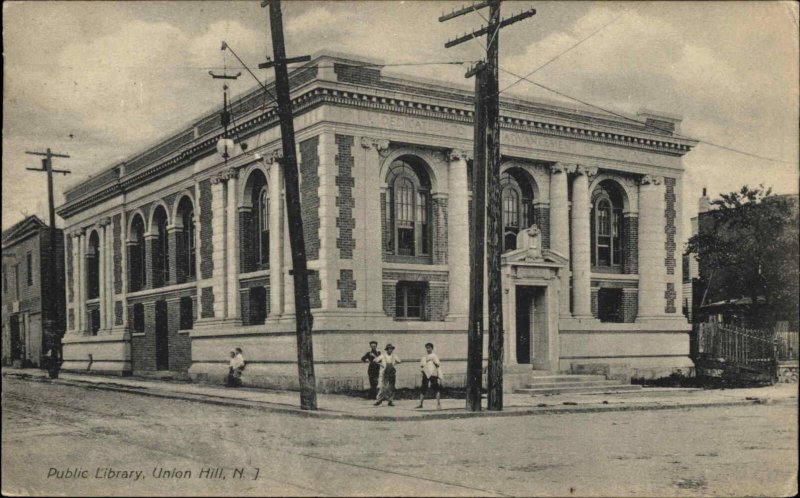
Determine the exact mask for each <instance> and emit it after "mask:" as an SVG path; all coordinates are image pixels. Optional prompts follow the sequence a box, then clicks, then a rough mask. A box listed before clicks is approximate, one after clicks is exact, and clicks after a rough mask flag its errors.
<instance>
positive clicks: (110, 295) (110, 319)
mask: <svg viewBox="0 0 800 498" xmlns="http://www.w3.org/2000/svg"><path fill="white" fill-rule="evenodd" d="M106 247H107V248H108V250H107V251H106V279H105V285H106V300H105V303H106V328H108V329H109V330H111V328H112V327H113V326H114V220H113V219H112V218H108V219H107V220H106Z"/></svg>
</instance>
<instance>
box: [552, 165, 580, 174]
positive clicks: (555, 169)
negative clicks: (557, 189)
mask: <svg viewBox="0 0 800 498" xmlns="http://www.w3.org/2000/svg"><path fill="white" fill-rule="evenodd" d="M575 168H576V165H575V164H569V163H555V164H552V165H550V174H553V175H555V174H556V173H565V174H566V173H572V172H573V171H575Z"/></svg>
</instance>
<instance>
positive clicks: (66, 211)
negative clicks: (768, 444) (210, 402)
mask: <svg viewBox="0 0 800 498" xmlns="http://www.w3.org/2000/svg"><path fill="white" fill-rule="evenodd" d="M376 64H379V62H378V61H373V60H366V59H364V58H359V57H352V56H345V55H340V54H333V53H323V54H319V55H317V56H315V57H313V58H312V60H311V61H309V62H308V63H306V64H305V65H304V66H301V67H298V68H297V69H296V70H295V71H294V72H293V73H292V75H291V86H292V102H293V106H294V113H295V129H296V134H297V148H298V150H297V153H298V163H299V173H300V184H301V185H300V187H301V204H302V215H303V223H304V236H305V242H306V248H307V256H308V259H309V268H310V269H311V270H312V272H311V275H310V277H309V279H310V281H309V285H310V294H311V295H310V298H311V304H312V308H313V310H312V311H313V315H314V356H315V366H316V375H317V379H318V382H319V384H320V387H322V388H324V389H330V390H335V389H341V388H352V387H355V388H360V387H362V385H363V383H364V382H366V375H365V371H364V370H365V367H364V366H363V365H362V364H361V363H360V362H359V359H360V357H361V355H362V354H363V352H364V351H362V350H365V349H364V348H365V347H367V343H368V342H369V341H370V340H372V339H374V340H377V341H379V342H380V343H381V344H385V343H387V342H391V343H392V344H394V345H395V346H396V347H397V349H396V353H397V354H398V355H399V356H400V357H401V358H406V359H413V358H417V357H419V356H421V355H422V354H423V352H424V349H423V345H424V344H425V343H426V342H433V343H435V344H436V350H437V352H438V353H439V355H440V356H441V357H443V358H444V359H445V364H444V369H445V372H446V375H447V377H448V379H449V382H452V383H458V382H461V381H463V378H464V372H465V365H466V330H467V316H468V296H469V270H470V266H469V240H470V233H469V214H470V212H471V206H472V203H471V195H472V189H473V188H474V186H472V184H471V173H470V165H471V150H472V138H473V127H472V121H473V95H472V93H471V92H470V91H468V90H465V89H461V88H455V87H453V86H450V85H446V84H442V83H438V82H431V81H427V80H422V79H416V78H411V77H396V76H392V75H391V74H388V73H386V72H385V71H384V70H382V69H381V68H380V67H378V66H376ZM503 97H504V98H503V99H502V102H501V154H502V166H501V170H502V180H501V183H502V211H503V237H502V241H500V242H501V243H502V245H503V249H504V256H503V265H502V279H503V280H502V284H503V307H504V315H503V323H504V329H505V364H506V365H507V366H508V369H509V370H510V371H511V372H529V371H531V370H534V369H535V370H544V371H550V372H563V371H566V372H570V371H578V370H586V369H598V368H599V369H604V370H605V371H607V372H610V373H614V372H616V373H617V374H619V375H625V376H637V377H642V376H658V375H665V374H668V373H670V372H671V371H673V370H674V369H678V368H688V367H691V364H692V363H691V360H690V359H689V335H688V332H689V325H688V323H687V320H686V318H685V317H684V316H683V314H682V313H681V302H680V300H679V299H680V297H679V296H680V295H679V292H680V290H681V285H682V282H683V278H682V265H681V259H680V258H681V253H680V252H678V247H677V245H676V243H677V241H679V240H681V237H682V235H681V234H682V227H681V225H680V223H681V216H680V212H679V210H680V206H681V195H682V193H681V185H682V178H683V174H684V168H683V163H682V157H683V156H684V155H685V154H686V153H688V152H689V151H690V150H691V148H692V147H693V146H694V145H695V144H696V142H694V141H693V140H690V139H687V138H685V137H683V136H682V135H680V119H679V118H677V117H675V116H671V115H667V114H663V113H653V112H643V113H641V114H640V115H639V117H638V118H639V119H638V120H636V121H632V120H627V119H622V118H618V117H615V116H610V115H607V114H601V113H596V112H592V111H588V110H583V109H575V108H571V107H565V106H563V105H558V104H551V103H542V102H534V101H527V100H519V99H514V98H506V97H505V96H503ZM266 104H267V101H266V100H265V95H264V92H263V91H261V90H260V89H259V90H256V91H253V92H252V93H250V94H247V95H245V96H243V97H242V98H241V99H239V100H238V101H237V103H236V105H235V106H234V108H233V109H232V112H233V115H234V116H235V120H234V123H233V125H232V127H231V130H230V134H229V138H232V139H234V140H235V142H236V147H235V150H234V151H233V154H232V155H231V157H229V158H227V159H224V158H223V157H221V155H220V154H219V153H218V152H217V149H216V145H217V143H218V141H219V140H220V139H221V138H223V137H222V135H223V129H222V128H221V126H220V118H219V110H215V111H214V112H211V113H208V114H206V115H204V116H202V117H201V118H199V119H197V120H196V121H194V122H192V123H191V124H189V125H188V126H187V127H185V128H184V129H182V130H180V131H179V132H177V133H174V134H172V135H169V136H166V135H165V138H164V140H163V141H161V142H160V143H158V144H157V145H155V146H153V147H151V148H149V149H147V150H145V151H142V152H141V153H139V154H137V155H135V156H132V157H130V158H129V159H127V160H126V161H124V162H121V163H119V164H114V165H112V166H110V167H107V168H105V169H103V170H102V171H101V172H100V173H99V174H98V175H96V176H95V177H93V178H91V179H89V180H88V181H85V182H82V183H81V184H80V185H77V186H75V187H73V188H71V189H69V190H68V191H67V192H66V202H65V203H64V204H63V205H62V206H60V207H59V209H58V212H59V214H60V215H61V216H62V217H63V218H64V219H65V221H66V229H65V247H66V266H65V275H66V281H67V296H66V297H67V302H66V316H67V334H66V336H65V338H64V341H63V342H64V360H65V363H64V366H63V368H64V369H75V370H87V369H88V370H90V371H98V372H105V373H115V374H121V375H124V374H130V373H134V374H150V375H170V376H190V377H192V378H194V379H198V380H208V381H212V382H218V381H221V379H222V377H223V376H224V374H225V373H226V371H227V366H226V365H227V352H228V351H229V350H230V348H231V347H233V346H241V347H242V348H243V349H244V351H245V356H246V358H247V362H248V367H247V374H246V379H245V381H246V382H249V383H250V384H252V385H260V386H272V387H293V386H295V385H296V382H297V380H296V378H297V368H296V350H295V321H294V302H293V301H294V298H293V285H292V275H291V253H290V247H289V238H288V230H287V224H286V216H285V209H284V205H285V204H284V202H285V201H284V193H283V181H284V180H283V166H282V163H281V161H282V155H281V153H280V149H281V146H280V132H279V123H278V117H277V114H276V112H275V110H274V109H267V107H268V106H266ZM265 109H266V110H265ZM417 374H418V367H417V366H416V364H415V362H411V363H410V364H407V365H406V366H403V365H401V366H400V369H399V371H398V381H399V383H400V385H409V384H411V383H413V382H414V381H415V378H416V375H417Z"/></svg>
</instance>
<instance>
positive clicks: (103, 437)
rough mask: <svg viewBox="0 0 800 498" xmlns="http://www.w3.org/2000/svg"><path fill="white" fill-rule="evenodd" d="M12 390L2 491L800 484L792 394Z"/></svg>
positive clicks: (357, 491)
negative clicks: (409, 406)
mask: <svg viewBox="0 0 800 498" xmlns="http://www.w3.org/2000/svg"><path fill="white" fill-rule="evenodd" d="M2 403H3V410H2V418H3V446H2V463H3V466H2V487H3V492H4V493H6V494H61V495H73V496H75V495H93V494H94V495H97V494H109V495H146V494H162V495H164V494H165V495H208V494H230V495H384V496H385V495H427V496H430V495H440V496H458V495H464V496H474V495H514V496H529V495H559V496H565V495H574V496H590V495H591V496H597V495H604V496H611V495H613V496H624V495H627V496H631V495H636V496H640V495H649V496H676V495H677V496H713V495H770V496H775V495H784V496H788V495H792V494H793V493H794V492H795V491H796V484H795V483H796V476H797V465H798V460H797V436H798V431H797V405H796V404H795V405H791V404H777V405H753V406H742V407H717V408H704V409H694V410H659V411H634V412H609V413H584V414H561V415H539V416H522V417H504V418H480V419H460V420H428V421H419V422H393V423H389V422H364V421H355V420H318V419H313V418H305V417H298V416H291V415H281V414H273V413H260V412H258V411H255V410H248V409H238V408H227V407H220V406H214V405H207V404H200V403H195V402H188V401H178V400H166V399H158V398H150V397H144V396H138V395H133V394H126V393H115V392H108V391H99V390H91V389H86V388H79V387H72V386H63V385H53V384H49V383H44V382H30V381H21V380H15V379H3V394H2Z"/></svg>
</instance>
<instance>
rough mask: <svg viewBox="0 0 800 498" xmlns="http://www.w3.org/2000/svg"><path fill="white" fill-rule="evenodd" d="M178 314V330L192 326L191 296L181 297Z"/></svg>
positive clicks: (189, 328) (192, 307)
mask: <svg viewBox="0 0 800 498" xmlns="http://www.w3.org/2000/svg"><path fill="white" fill-rule="evenodd" d="M180 314H181V317H180V318H181V320H180V325H179V326H180V330H191V329H192V328H194V302H193V301H192V297H191V296H185V297H182V298H181V300H180Z"/></svg>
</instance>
